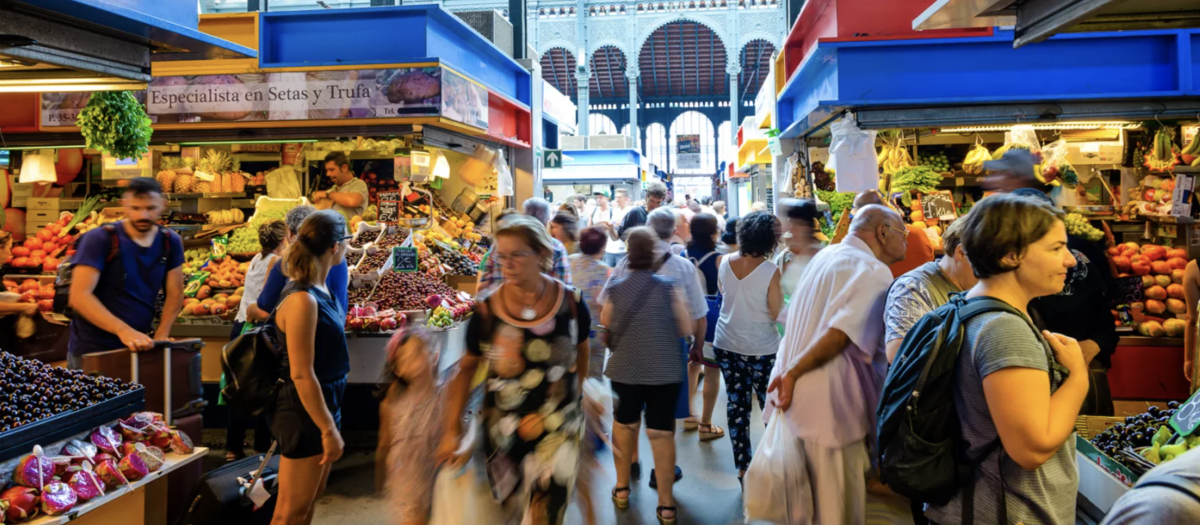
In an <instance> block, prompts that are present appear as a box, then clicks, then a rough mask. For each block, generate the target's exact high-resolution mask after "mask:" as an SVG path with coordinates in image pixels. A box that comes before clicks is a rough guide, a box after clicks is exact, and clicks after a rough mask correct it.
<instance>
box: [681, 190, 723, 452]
mask: <svg viewBox="0 0 1200 525" xmlns="http://www.w3.org/2000/svg"><path fill="white" fill-rule="evenodd" d="M690 229H691V234H692V238H691V240H690V241H689V242H688V244H687V250H684V252H683V253H682V254H680V255H682V256H683V257H684V258H686V259H687V260H689V261H691V262H692V264H694V265H696V271H697V272H699V274H700V283H701V285H703V286H704V295H705V296H707V300H708V325H707V333H705V335H704V350H703V353H702V354H701V355H699V356H696V355H693V356H690V359H689V360H688V409H689V410H690V411H691V414H692V415H691V417H688V418H687V419H685V420H683V429H684V430H687V431H691V430H697V429H699V430H700V441H710V440H713V439H720V438H722V437H724V436H725V429H723V428H721V427H718V426H716V425H714V424H712V412H713V406H714V405H715V404H716V402H717V394H719V393H720V392H721V377H720V374H719V373H716V372H719V370H720V365H718V364H717V357H716V354H714V353H713V345H712V342H713V335H714V334H715V333H716V328H717V317H718V314H719V313H720V310H721V292H720V291H719V290H717V268H718V267H719V265H720V261H721V257H722V255H721V254H720V253H719V252H717V236H718V234H720V233H721V231H720V230H719V229H718V228H717V218H716V217H715V216H713V215H710V214H707V213H699V214H696V216H695V217H692V224H691V228H690ZM700 372H704V379H705V381H704V394H703V396H704V397H703V400H704V406H703V410H702V412H701V413H700V418H699V419H697V418H696V412H695V410H694V409H692V407H693V406H695V405H693V404H692V397H694V396H695V395H696V387H697V386H698V385H699V383H700ZM710 372H713V373H712V374H710Z"/></svg>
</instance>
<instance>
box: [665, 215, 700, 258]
mask: <svg viewBox="0 0 1200 525" xmlns="http://www.w3.org/2000/svg"><path fill="white" fill-rule="evenodd" d="M671 212H672V213H674V214H675V234H674V235H672V236H671V240H670V245H671V254H673V255H679V254H681V253H683V252H684V251H685V250H687V243H688V242H689V241H691V240H692V227H691V221H692V217H693V216H694V215H688V214H686V213H684V212H683V210H679V209H674V210H671Z"/></svg>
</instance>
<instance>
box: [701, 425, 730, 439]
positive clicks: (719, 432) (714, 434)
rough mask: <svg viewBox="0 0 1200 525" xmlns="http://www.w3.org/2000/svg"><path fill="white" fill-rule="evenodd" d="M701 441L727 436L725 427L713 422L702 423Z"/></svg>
mask: <svg viewBox="0 0 1200 525" xmlns="http://www.w3.org/2000/svg"><path fill="white" fill-rule="evenodd" d="M699 428H700V441H712V440H714V439H721V438H723V437H725V429H723V428H721V427H718V426H716V425H714V424H712V423H707V424H704V423H701V424H700V427H699Z"/></svg>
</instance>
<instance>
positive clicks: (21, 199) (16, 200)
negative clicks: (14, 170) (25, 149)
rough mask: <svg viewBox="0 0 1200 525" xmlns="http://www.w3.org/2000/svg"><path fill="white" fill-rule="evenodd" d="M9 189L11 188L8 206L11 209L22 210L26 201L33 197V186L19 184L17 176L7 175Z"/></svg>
mask: <svg viewBox="0 0 1200 525" xmlns="http://www.w3.org/2000/svg"><path fill="white" fill-rule="evenodd" d="M8 177H9V187H11V188H12V203H11V204H9V206H12V207H13V208H24V207H25V205H26V201H28V200H29V198H30V197H32V196H33V184H31V183H24V184H22V183H20V182H17V181H18V180H20V176H19V175H9V176H8Z"/></svg>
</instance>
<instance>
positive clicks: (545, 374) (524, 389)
mask: <svg viewBox="0 0 1200 525" xmlns="http://www.w3.org/2000/svg"><path fill="white" fill-rule="evenodd" d="M492 257H494V258H495V261H496V262H497V263H498V264H499V265H500V269H501V271H502V272H503V276H504V278H503V280H502V281H501V283H500V284H499V285H498V286H496V287H495V288H493V289H491V290H488V291H485V292H484V293H482V294H480V295H479V296H477V297H476V301H477V302H476V303H475V315H474V316H473V317H472V318H471V321H470V324H469V325H468V326H467V345H466V346H467V353H466V355H464V356H463V358H462V360H461V361H459V367H460V369H459V374H458V376H457V377H456V378H455V380H454V382H453V383H451V384H450V386H449V387H448V390H447V391H448V394H447V395H448V397H447V399H446V410H445V420H444V424H445V432H444V434H443V436H442V442H441V444H440V445H439V447H438V450H437V454H436V456H437V459H438V461H439V462H446V461H450V460H452V459H454V452H455V451H456V450H457V449H458V447H459V440H460V439H461V437H462V435H463V428H462V411H463V409H464V408H465V406H466V402H467V396H468V394H469V392H470V387H471V379H472V378H473V377H474V376H475V371H476V369H477V368H478V367H479V365H480V363H481V362H483V361H485V360H486V362H487V365H488V367H487V371H488V382H487V384H488V385H489V388H488V389H487V392H486V393H485V394H484V397H483V409H482V410H481V411H480V413H481V414H482V421H481V422H482V424H483V428H482V429H481V430H482V432H481V436H482V441H483V443H482V445H481V446H483V447H484V452H485V454H484V457H486V458H488V459H487V465H486V469H487V471H488V473H489V476H488V477H489V479H490V480H491V489H492V494H493V496H495V498H496V500H497V501H499V503H500V506H501V514H502V515H501V516H496V517H495V519H491V520H489V521H488V523H491V524H517V523H522V522H526V523H540V524H549V525H557V524H560V523H563V520H564V519H565V515H566V509H567V503H568V502H569V501H570V499H571V498H570V496H571V489H572V487H574V485H575V478H576V474H577V472H578V462H577V461H562V460H561V458H563V457H572V458H574V457H578V455H579V438H580V435H581V432H582V427H583V413H582V411H581V410H582V409H581V407H580V399H581V395H582V391H583V389H582V386H583V380H584V379H585V378H586V377H587V376H588V332H589V330H588V328H589V327H590V326H591V315H590V313H589V312H588V308H587V305H586V304H585V303H584V302H583V298H582V296H581V294H580V292H579V291H578V290H577V289H575V288H572V287H570V286H568V285H565V284H563V283H562V282H560V281H558V280H555V279H554V278H552V277H550V276H548V275H546V272H549V271H550V267H551V266H552V264H553V260H552V257H553V241H552V240H551V238H550V235H549V234H548V233H547V232H546V228H545V227H544V226H543V225H542V224H541V223H539V222H538V221H537V220H535V219H533V218H531V217H528V216H523V215H522V216H511V217H509V218H508V219H506V220H505V221H504V222H503V224H502V225H501V227H500V229H499V230H498V231H497V232H496V243H495V245H494V246H493V247H492ZM514 423H515V425H514ZM564 447H566V448H564ZM556 459H558V461H556ZM530 473H536V474H537V477H536V478H532V477H528V476H529V474H530Z"/></svg>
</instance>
